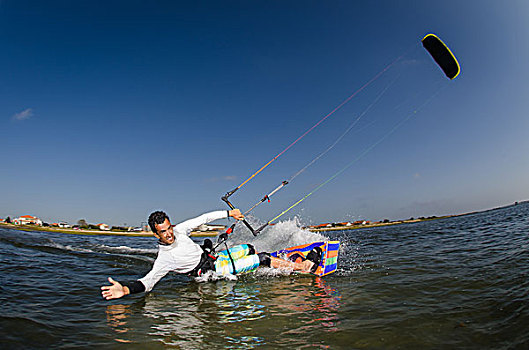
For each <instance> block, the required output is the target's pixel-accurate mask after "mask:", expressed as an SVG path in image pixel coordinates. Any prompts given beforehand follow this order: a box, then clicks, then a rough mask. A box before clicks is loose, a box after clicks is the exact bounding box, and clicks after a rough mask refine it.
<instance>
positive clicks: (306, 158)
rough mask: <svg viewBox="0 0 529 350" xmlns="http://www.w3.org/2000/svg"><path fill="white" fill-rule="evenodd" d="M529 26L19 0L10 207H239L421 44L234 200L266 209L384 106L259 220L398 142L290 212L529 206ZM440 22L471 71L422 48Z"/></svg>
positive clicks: (5, 8) (421, 8)
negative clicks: (447, 74) (454, 70)
mask: <svg viewBox="0 0 529 350" xmlns="http://www.w3.org/2000/svg"><path fill="white" fill-rule="evenodd" d="M528 20H529V4H527V2H525V1H508V2H502V3H500V2H498V1H464V2H460V1H424V2H416V1H399V2H394V1H376V2H353V1H330V2H321V1H225V2H219V1H203V2H200V3H198V4H195V3H193V2H156V3H153V2H149V1H132V2H131V1H128V2H125V1H105V2H93V1H76V2H70V1H46V2H41V1H33V2H32V1H1V2H0V35H1V41H2V50H1V52H0V76H1V77H2V78H1V79H0V107H1V109H0V112H1V119H0V123H1V125H2V127H1V128H2V137H1V141H0V157H1V158H2V160H3V161H2V167H1V168H0V169H1V170H0V184H1V198H2V200H1V201H0V217H5V216H8V215H10V216H18V215H23V214H32V215H37V216H40V217H42V218H43V219H44V220H46V221H57V220H66V221H70V222H76V221H77V220H78V219H81V218H83V219H86V220H87V221H88V222H94V223H95V222H107V223H110V224H119V225H121V224H125V223H127V224H131V225H139V223H140V222H141V221H145V220H146V217H147V216H148V214H149V213H150V212H151V211H152V210H156V209H164V210H166V211H167V212H168V213H169V214H170V216H171V217H172V218H173V221H178V220H183V219H185V218H189V217H192V216H195V215H197V214H200V213H201V212H204V211H208V210H213V209H218V208H221V209H224V208H225V205H224V204H223V203H222V202H221V201H220V199H219V198H220V196H221V195H223V194H224V193H225V192H227V191H229V190H231V189H233V188H235V187H236V186H238V185H239V184H240V183H242V182H243V181H244V180H245V179H246V178H248V177H249V176H250V175H252V174H253V173H254V172H255V171H256V170H257V169H259V168H260V167H261V166H262V165H264V164H265V163H266V162H267V161H268V160H270V159H271V158H273V157H274V156H275V155H276V154H278V153H279V152H280V151H281V150H283V149H284V148H285V147H286V146H287V145H288V144H290V143H291V142H292V141H293V140H295V139H296V138H297V137H298V136H300V135H301V134H302V133H303V132H305V131H306V130H307V129H308V128H310V127H311V126H312V125H314V124H315V123H316V122H317V121H318V120H320V119H321V118H322V117H323V116H324V115H326V114H327V113H329V112H330V111H331V110H332V109H333V108H334V107H336V106H337V105H338V104H339V103H340V102H342V101H343V100H344V99H345V98H347V97H348V96H349V95H351V94H352V93H353V92H354V91H356V90H357V89H358V88H360V87H361V86H363V85H364V84H365V83H367V82H368V81H369V80H370V79H371V78H372V77H373V76H375V75H376V74H377V73H378V72H380V71H381V70H383V69H384V67H386V66H387V65H388V64H390V63H391V62H393V61H394V60H395V59H396V58H398V57H400V56H401V55H404V58H403V59H402V60H400V61H399V64H397V65H395V66H394V67H392V68H391V69H390V70H389V71H388V72H387V74H384V75H383V76H382V77H381V78H380V79H377V80H376V81H375V82H374V83H373V84H370V85H369V87H368V88H366V89H365V90H364V91H362V92H361V93H360V94H359V95H358V97H355V98H354V99H352V100H351V102H350V103H348V104H347V105H346V106H345V107H344V108H343V109H342V110H340V111H339V112H337V113H335V114H334V115H333V116H332V117H331V118H329V119H328V120H326V121H325V122H324V123H322V124H321V125H320V126H319V127H318V128H316V129H315V130H314V131H313V132H311V133H310V134H309V135H307V137H305V138H304V139H303V140H302V141H300V142H299V143H298V144H296V145H295V146H294V147H293V148H292V149H290V150H289V151H288V152H287V153H285V154H284V155H283V156H282V157H280V158H279V159H278V160H277V161H276V162H274V163H273V164H272V165H270V166H269V167H268V168H267V169H266V170H264V171H263V172H261V173H260V174H259V175H258V176H256V177H255V178H254V179H253V180H252V181H250V182H249V183H248V184H247V185H245V186H244V187H242V188H241V190H240V191H239V192H237V194H235V195H234V196H233V197H232V200H233V203H234V204H236V205H238V206H240V207H241V208H242V209H247V208H249V207H250V206H251V205H252V204H253V203H254V202H255V201H257V200H258V199H260V198H261V197H262V196H263V195H264V194H266V193H267V192H268V191H270V190H272V189H273V188H274V187H275V186H277V185H278V184H279V183H280V182H281V181H282V180H284V179H287V178H289V177H290V176H291V175H292V174H293V173H295V172H296V171H297V170H299V169H300V168H302V167H303V166H304V165H306V164H307V163H308V162H310V161H311V160H312V159H313V158H314V157H315V156H317V155H318V154H319V152H321V151H323V150H324V149H326V148H327V147H328V146H329V145H330V144H331V143H332V142H333V141H334V140H335V139H336V138H337V137H338V136H339V135H340V134H341V132H342V131H343V130H344V129H345V128H347V126H348V125H350V123H351V122H352V121H353V120H354V119H355V118H357V117H358V116H359V115H361V113H362V112H363V111H365V110H366V108H367V107H368V106H369V105H370V104H374V105H373V108H372V109H370V110H369V112H368V113H366V114H365V116H363V117H362V120H361V122H359V125H358V128H355V129H353V130H352V131H351V132H350V133H349V134H348V135H346V137H344V139H343V140H342V141H341V142H340V143H339V144H338V145H337V146H336V147H335V148H333V149H332V150H331V151H330V152H329V153H328V154H326V155H325V156H324V157H322V159H320V160H319V161H318V162H317V163H316V164H314V165H313V166H311V167H310V168H309V169H307V170H306V171H305V172H304V173H303V174H302V175H300V176H299V177H297V178H296V179H295V181H294V182H293V183H292V184H290V185H289V186H287V188H285V189H284V190H283V191H282V192H280V193H278V194H277V195H276V196H275V197H273V198H272V202H271V203H270V204H268V203H267V204H263V205H262V206H261V207H259V208H258V209H256V210H255V211H254V215H255V216H256V217H258V218H260V219H262V220H268V219H270V218H271V217H273V216H275V215H276V214H278V213H280V212H281V211H282V210H283V209H285V208H286V207H288V206H289V205H290V204H292V203H293V202H295V201H297V200H298V199H300V198H301V197H303V196H304V195H305V194H306V193H309V192H310V191H311V190H312V189H313V188H314V187H315V186H317V185H318V184H319V183H321V182H323V181H325V180H327V179H328V178H329V177H331V176H332V175H333V174H335V173H336V172H337V171H338V170H339V169H341V168H342V167H343V165H345V164H346V163H349V162H351V161H353V160H354V159H356V157H358V155H359V154H361V153H362V151H363V150H365V149H366V148H369V146H370V145H372V144H374V143H376V142H377V140H381V139H382V138H383V141H382V142H380V144H378V145H377V146H376V147H375V148H373V149H372V150H370V151H369V152H367V153H366V154H365V155H364V156H363V157H362V158H361V159H360V160H358V161H357V162H355V163H354V164H353V165H352V166H351V167H350V168H349V169H347V171H345V172H344V173H343V174H341V175H340V176H339V177H337V178H336V179H335V180H334V181H332V182H330V183H329V184H327V185H326V186H324V187H323V188H321V189H320V190H319V191H318V192H316V193H315V194H314V195H312V196H311V197H309V198H308V199H307V200H306V201H304V202H303V203H302V204H300V205H299V206H298V207H296V209H294V210H292V211H291V212H290V213H289V214H288V215H285V217H284V218H288V217H292V216H293V215H297V216H298V217H300V219H301V221H302V222H304V223H309V222H313V223H317V222H322V221H341V220H352V219H364V218H365V219H369V220H378V219H384V218H389V219H398V218H408V217H412V216H413V217H417V216H430V215H442V214H451V213H461V212H468V211H474V210H481V209H487V208H491V207H496V206H501V205H505V204H510V203H512V202H514V201H521V200H526V199H529V176H528V174H529V162H528V159H529V158H528V156H527V154H528V151H529V141H528V140H529V135H528V134H529V118H528V116H527V112H528V111H529V99H528V98H527V96H529V91H528V90H529V88H528V84H527V81H528V80H529V70H528V66H527V62H529V41H528V40H527V37H528V34H529V25H528V24H527V23H528ZM430 32H433V33H436V34H438V35H439V36H440V37H441V38H442V39H443V40H444V41H445V42H446V43H447V45H449V47H450V48H451V49H452V51H453V52H454V53H455V54H456V56H457V57H458V60H459V62H460V63H461V66H462V73H461V75H460V76H459V77H458V78H457V79H456V80H454V81H448V80H447V79H446V78H443V75H442V73H441V71H440V70H439V69H438V68H437V67H436V66H435V64H434V63H433V61H432V60H431V59H430V57H429V56H428V55H427V53H426V52H425V51H424V50H423V49H422V48H421V47H420V39H421V38H422V37H423V36H424V35H425V34H427V33H430ZM386 88H387V92H386V93H384V95H383V96H382V97H381V98H380V100H379V101H378V102H376V103H375V102H374V101H375V100H376V98H377V96H379V94H381V92H382V91H383V90H384V89H386ZM433 94H435V96H434V98H432V99H431V100H430V99H429V97H430V96H432V95H433ZM426 101H428V103H427V104H425V105H424V103H425V102H426ZM423 105H424V106H423ZM418 107H421V108H420V110H419V112H418V113H417V114H416V115H415V116H414V117H413V118H411V119H410V120H408V121H407V122H406V123H405V124H404V125H403V126H401V127H400V128H399V129H398V130H396V131H395V132H394V133H392V134H391V135H389V136H387V137H384V135H386V134H387V133H388V132H389V130H391V128H392V127H393V126H394V125H395V124H396V123H398V122H399V121H400V120H403V118H405V117H406V116H407V115H409V114H410V113H413V111H414V110H416V109H417V108H418Z"/></svg>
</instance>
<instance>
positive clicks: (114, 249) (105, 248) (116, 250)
mask: <svg viewBox="0 0 529 350" xmlns="http://www.w3.org/2000/svg"><path fill="white" fill-rule="evenodd" d="M94 247H95V248H96V249H98V250H101V251H103V252H109V253H125V254H130V253H139V254H156V253H157V252H158V249H156V248H150V249H147V248H132V247H128V246H126V245H120V246H117V247H114V246H108V245H104V244H96V245H95V246H94Z"/></svg>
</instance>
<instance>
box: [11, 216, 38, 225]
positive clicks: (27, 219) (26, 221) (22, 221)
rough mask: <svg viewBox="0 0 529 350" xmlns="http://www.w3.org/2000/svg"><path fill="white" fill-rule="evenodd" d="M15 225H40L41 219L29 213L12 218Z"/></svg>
mask: <svg viewBox="0 0 529 350" xmlns="http://www.w3.org/2000/svg"><path fill="white" fill-rule="evenodd" d="M13 223H14V224H15V225H39V226H42V220H41V219H39V218H37V217H35V216H31V215H22V216H20V217H18V218H15V219H13Z"/></svg>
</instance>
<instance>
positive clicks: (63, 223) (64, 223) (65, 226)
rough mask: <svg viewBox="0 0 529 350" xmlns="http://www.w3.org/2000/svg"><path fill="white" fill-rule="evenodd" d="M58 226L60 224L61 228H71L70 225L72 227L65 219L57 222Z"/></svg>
mask: <svg viewBox="0 0 529 350" xmlns="http://www.w3.org/2000/svg"><path fill="white" fill-rule="evenodd" d="M57 226H59V227H61V228H70V227H71V226H70V224H69V223H67V222H64V221H62V222H59V223H58V224H57Z"/></svg>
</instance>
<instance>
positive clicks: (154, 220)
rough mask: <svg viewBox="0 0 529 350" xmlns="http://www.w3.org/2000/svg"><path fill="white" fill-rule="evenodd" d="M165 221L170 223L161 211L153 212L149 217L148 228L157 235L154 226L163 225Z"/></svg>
mask: <svg viewBox="0 0 529 350" xmlns="http://www.w3.org/2000/svg"><path fill="white" fill-rule="evenodd" d="M165 219H167V220H169V221H171V220H170V219H169V216H167V214H166V213H164V212H163V211H155V212H154V213H152V214H151V215H149V227H150V228H151V230H152V232H153V233H158V231H157V230H156V225H161V224H163V223H164V221H165Z"/></svg>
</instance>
